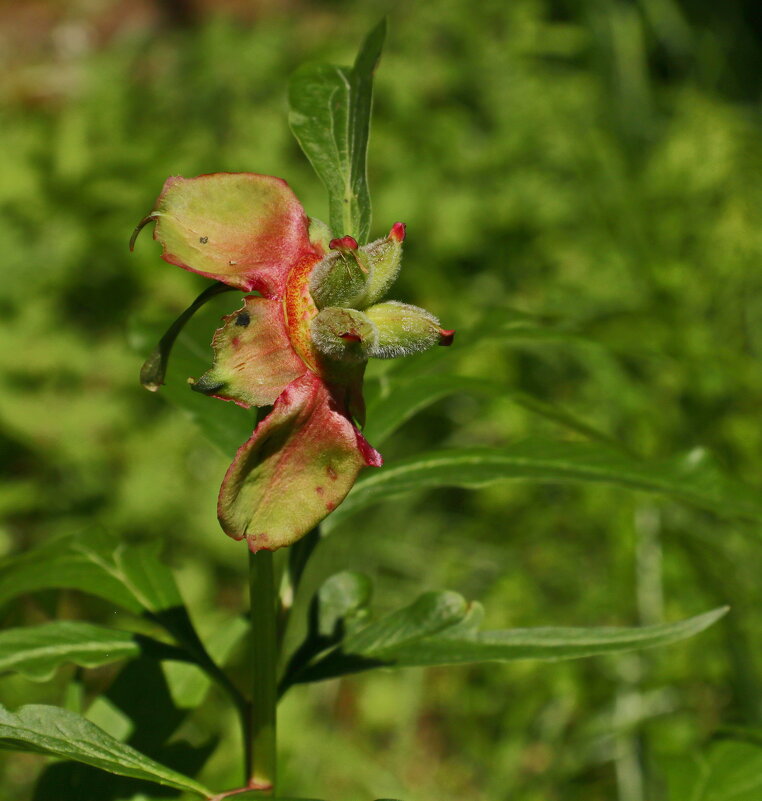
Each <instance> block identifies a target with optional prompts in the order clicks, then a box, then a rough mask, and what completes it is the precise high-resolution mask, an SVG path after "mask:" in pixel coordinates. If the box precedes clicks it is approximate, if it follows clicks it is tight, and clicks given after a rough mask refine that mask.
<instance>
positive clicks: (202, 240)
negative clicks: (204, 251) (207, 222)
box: [198, 236, 209, 245]
mask: <svg viewBox="0 0 762 801" xmlns="http://www.w3.org/2000/svg"><path fill="white" fill-rule="evenodd" d="M198 241H199V242H200V243H201V244H202V245H205V244H206V243H207V242H208V241H209V237H208V236H200V237H199V238H198Z"/></svg>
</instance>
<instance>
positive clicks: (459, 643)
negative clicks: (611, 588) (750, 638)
mask: <svg viewBox="0 0 762 801" xmlns="http://www.w3.org/2000/svg"><path fill="white" fill-rule="evenodd" d="M726 612H727V607H723V608H721V609H715V610H713V611H712V612H707V613H705V614H703V615H698V616H697V617H692V618H688V619H687V620H681V621H678V622H677V623H666V624H660V625H656V626H645V627H642V628H612V627H601V628H555V627H554V628H537V629H509V630H504V631H485V632H481V631H478V626H479V624H480V622H481V618H482V612H481V607H480V606H479V605H471V606H469V605H467V604H466V602H465V601H464V600H463V598H462V597H461V596H459V595H457V594H456V593H447V592H443V593H427V594H425V595H422V596H421V597H420V598H419V599H418V600H417V601H416V602H415V603H413V604H411V605H410V606H408V607H405V608H404V609H400V610H398V611H397V612H393V613H392V614H390V615H387V616H385V617H383V618H381V619H380V620H377V621H375V622H373V623H370V624H369V625H368V626H366V627H365V628H363V629H361V630H359V631H356V632H354V633H352V634H350V635H349V636H347V637H346V638H345V639H344V640H343V641H342V642H341V643H340V644H339V645H338V646H337V647H336V648H334V649H333V650H331V651H330V652H328V653H325V654H323V655H320V656H319V657H318V658H317V659H316V660H315V661H313V663H312V664H311V665H309V666H307V667H305V668H304V669H303V670H302V671H300V672H299V673H297V674H296V675H295V676H293V678H292V683H303V682H309V681H319V680H321V679H327V678H333V677H335V676H341V675H344V674H347V673H356V672H359V671H362V670H369V669H371V668H374V667H424V666H432V665H455V664H465V663H471V662H506V661H512V660H517V659H540V660H546V661H555V660H560V659H577V658H580V657H585V656H596V655H599V654H607V653H621V652H623V651H633V650H639V649H642V648H653V647H655V646H658V645H667V644H669V643H673V642H678V641H679V640H683V639H686V638H687V637H691V636H693V635H694V634H698V633H699V632H700V631H703V630H704V629H706V628H707V627H709V626H711V625H712V623H714V622H715V621H716V620H718V619H719V618H720V617H722V615H724V614H725V613H726Z"/></svg>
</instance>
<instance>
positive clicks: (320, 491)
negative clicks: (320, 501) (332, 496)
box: [315, 487, 325, 495]
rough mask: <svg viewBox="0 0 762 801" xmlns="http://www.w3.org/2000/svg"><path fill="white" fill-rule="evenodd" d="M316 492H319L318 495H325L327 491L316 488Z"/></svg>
mask: <svg viewBox="0 0 762 801" xmlns="http://www.w3.org/2000/svg"><path fill="white" fill-rule="evenodd" d="M315 492H317V494H318V495H323V494H324V493H325V490H324V489H323V488H322V487H315Z"/></svg>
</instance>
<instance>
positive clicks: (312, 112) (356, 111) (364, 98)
mask: <svg viewBox="0 0 762 801" xmlns="http://www.w3.org/2000/svg"><path fill="white" fill-rule="evenodd" d="M385 36H386V20H385V19H384V20H382V21H381V22H380V23H379V24H378V25H377V26H376V27H375V28H373V30H372V31H371V32H370V33H369V34H368V36H367V37H366V39H365V41H364V42H363V44H362V46H361V47H360V51H359V52H358V54H357V58H356V59H355V63H354V66H353V67H351V68H350V67H338V66H335V65H333V64H307V65H305V66H303V67H301V68H300V69H298V70H297V71H296V72H295V73H294V75H293V76H292V78H291V81H290V82H289V92H288V100H289V106H290V113H289V123H290V125H291V130H292V132H293V134H294V136H295V137H296V139H297V141H298V142H299V145H300V146H301V148H302V150H303V151H304V153H305V155H306V156H307V158H308V159H309V160H310V162H311V164H312V166H313V168H314V170H315V172H316V173H317V174H318V176H319V177H320V179H321V180H322V182H323V183H324V184H325V187H326V189H327V190H328V202H329V209H330V227H331V229H332V230H333V234H334V236H344V235H347V234H348V235H350V236H353V237H355V239H357V240H358V242H360V244H363V243H364V242H367V240H368V235H369V233H370V194H369V192H368V179H367V166H366V165H367V150H368V134H369V131H370V114H371V104H372V96H373V72H374V70H375V69H376V65H377V64H378V60H379V58H380V57H381V49H382V47H383V44H384V38H385Z"/></svg>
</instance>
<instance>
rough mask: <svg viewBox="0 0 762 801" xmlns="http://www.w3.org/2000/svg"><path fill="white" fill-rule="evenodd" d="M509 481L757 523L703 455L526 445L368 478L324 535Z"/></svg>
mask: <svg viewBox="0 0 762 801" xmlns="http://www.w3.org/2000/svg"><path fill="white" fill-rule="evenodd" d="M506 479H535V480H538V481H561V482H568V481H571V482H576V481H590V482H597V483H603V484H612V485H616V486H622V487H627V488H629V489H633V490H644V491H646V492H656V493H659V494H662V495H666V496H668V497H670V498H674V499H676V500H679V501H684V502H686V503H689V504H693V505H695V506H697V507H699V508H701V509H707V510H710V511H714V512H717V513H719V514H722V515H727V516H731V517H738V518H746V519H751V520H762V496H760V494H759V492H757V491H755V490H754V489H752V488H751V487H748V486H746V485H745V484H741V483H740V482H736V481H733V480H731V479H729V478H727V477H725V476H724V475H723V474H722V473H721V472H720V471H719V470H718V469H717V467H716V465H714V464H713V463H712V462H711V460H710V459H709V457H708V456H707V454H706V453H705V452H703V451H700V450H696V451H692V452H690V453H689V454H688V455H686V456H683V457H680V458H676V459H671V460H669V461H663V462H650V461H645V460H640V459H636V458H634V457H632V456H628V455H627V454H625V453H621V452H618V451H616V450H614V449H612V448H609V447H606V446H605V445H601V444H597V443H587V442H549V441H543V440H531V441H524V442H519V443H516V444H515V445H512V446H510V447H507V448H463V449H457V450H442V451H437V452H433V453H427V454H424V455H421V456H415V457H412V458H408V459H402V460H400V461H399V462H397V463H396V464H392V465H388V466H386V467H383V468H382V469H380V470H374V471H372V472H368V473H366V475H365V476H363V477H362V478H360V480H359V481H358V482H357V484H356V485H355V487H354V489H353V491H352V492H351V493H350V495H349V497H348V498H347V499H346V500H345V501H344V503H343V504H342V505H341V506H340V507H339V508H338V509H337V510H336V511H335V512H334V513H333V514H332V515H331V517H329V518H328V519H327V520H326V522H325V524H324V527H325V530H326V532H328V531H331V530H333V529H334V528H335V527H336V526H337V525H338V524H339V523H340V522H341V521H342V520H345V519H346V518H347V517H349V516H350V515H352V514H354V513H355V512H357V511H359V510H361V509H365V508H367V507H368V506H370V505H372V504H374V503H377V502H378V501H381V500H384V499H387V498H392V497H395V496H399V495H403V494H405V493H408V492H413V491H417V490H423V489H432V488H435V487H464V488H467V489H475V488H478V487H484V486H487V485H489V484H493V483H495V482H498V481H503V480H506Z"/></svg>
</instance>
